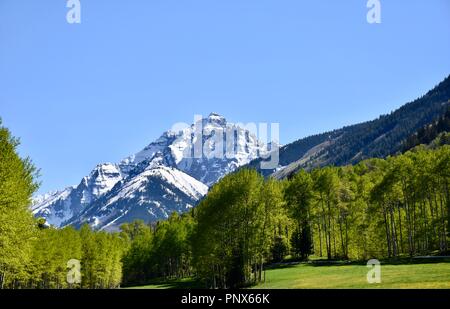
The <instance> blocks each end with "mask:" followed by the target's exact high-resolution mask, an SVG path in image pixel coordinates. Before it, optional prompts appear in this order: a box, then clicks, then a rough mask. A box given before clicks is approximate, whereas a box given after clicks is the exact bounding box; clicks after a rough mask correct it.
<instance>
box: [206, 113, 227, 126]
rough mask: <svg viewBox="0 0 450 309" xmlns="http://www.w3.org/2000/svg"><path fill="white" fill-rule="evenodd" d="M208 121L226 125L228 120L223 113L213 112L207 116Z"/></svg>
mask: <svg viewBox="0 0 450 309" xmlns="http://www.w3.org/2000/svg"><path fill="white" fill-rule="evenodd" d="M206 120H207V122H208V123H215V124H218V125H222V126H223V125H226V123H227V120H226V119H225V117H223V116H222V115H220V114H218V113H214V112H211V113H210V114H209V115H208V117H207V118H206Z"/></svg>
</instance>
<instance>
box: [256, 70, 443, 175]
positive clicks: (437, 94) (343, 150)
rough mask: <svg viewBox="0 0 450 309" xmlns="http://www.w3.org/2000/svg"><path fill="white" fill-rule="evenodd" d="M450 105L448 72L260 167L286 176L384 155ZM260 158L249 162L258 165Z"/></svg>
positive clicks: (287, 149)
mask: <svg viewBox="0 0 450 309" xmlns="http://www.w3.org/2000/svg"><path fill="white" fill-rule="evenodd" d="M449 106H450V76H448V77H447V78H446V79H445V80H443V81H442V82H441V83H440V84H439V85H437V86H436V87H435V88H434V89H432V90H430V91H429V92H427V93H426V94H425V95H424V96H422V97H420V98H418V99H416V100H414V101H412V102H410V103H407V104H405V105H403V106H402V107H400V108H399V109H397V110H395V111H393V112H392V113H390V114H388V115H382V116H380V117H379V118H377V119H375V120H372V121H367V122H363V123H360V124H356V125H351V126H347V127H343V128H341V129H338V130H334V131H331V132H326V133H322V134H318V135H313V136H310V137H306V138H303V139H300V140H298V141H295V142H293V143H290V144H287V145H285V146H283V147H282V148H281V149H280V167H279V169H280V170H277V171H275V170H261V171H260V172H261V173H262V174H263V175H265V176H267V175H270V174H272V173H274V172H275V173H274V176H275V177H277V178H283V177H287V176H289V175H290V174H292V173H293V172H295V171H298V170H299V169H300V168H309V169H310V168H313V167H317V166H325V165H345V164H354V163H357V162H359V161H361V160H364V159H368V158H385V157H387V156H388V155H391V154H393V153H397V152H399V151H401V150H403V142H404V141H405V139H407V138H408V137H409V136H411V135H412V134H414V133H415V132H417V131H418V130H419V129H420V128H422V127H424V126H425V125H428V124H430V123H432V122H433V121H435V120H436V119H437V118H438V117H440V116H442V115H443V114H445V112H446V111H447V109H448V107H449ZM260 160H261V159H257V160H254V161H252V162H251V163H250V164H249V166H250V167H253V168H257V169H258V167H259V163H260Z"/></svg>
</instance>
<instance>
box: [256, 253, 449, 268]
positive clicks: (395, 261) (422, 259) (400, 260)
mask: <svg viewBox="0 0 450 309" xmlns="http://www.w3.org/2000/svg"><path fill="white" fill-rule="evenodd" d="M380 263H381V264H382V265H413V264H435V263H450V256H416V257H409V256H408V257H397V258H390V259H380ZM297 265H305V266H313V267H326V266H349V265H361V266H365V265H367V260H338V259H332V260H328V259H316V260H309V261H289V262H280V263H274V264H269V265H266V266H265V269H266V270H269V269H284V268H291V267H295V266H297Z"/></svg>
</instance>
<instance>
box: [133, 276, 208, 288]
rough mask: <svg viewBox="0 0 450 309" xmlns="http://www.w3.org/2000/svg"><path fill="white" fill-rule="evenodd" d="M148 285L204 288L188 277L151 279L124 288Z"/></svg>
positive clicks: (151, 286) (150, 286)
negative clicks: (144, 282)
mask: <svg viewBox="0 0 450 309" xmlns="http://www.w3.org/2000/svg"><path fill="white" fill-rule="evenodd" d="M140 287H149V288H155V289H175V290H176V289H180V290H181V289H201V288H204V286H203V285H201V283H200V282H199V281H198V280H195V279H192V278H188V279H169V280H162V279H161V280H152V281H149V282H147V283H146V284H142V285H139V286H129V287H125V288H131V289H133V288H140Z"/></svg>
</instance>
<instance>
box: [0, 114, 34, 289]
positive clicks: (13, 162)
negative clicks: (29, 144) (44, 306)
mask: <svg viewBox="0 0 450 309" xmlns="http://www.w3.org/2000/svg"><path fill="white" fill-rule="evenodd" d="M18 145H19V141H18V140H17V139H15V138H13V137H12V136H11V134H10V132H9V131H8V130H7V129H6V128H4V127H2V126H1V122H0V288H2V287H14V286H16V285H18V284H19V280H24V279H25V278H26V266H27V264H28V262H29V260H30V251H31V248H32V242H33V238H34V237H35V234H36V227H35V225H34V220H33V216H32V215H31V212H30V211H29V209H28V205H29V204H30V199H31V195H32V194H33V192H34V191H35V190H36V188H37V184H36V182H34V176H35V175H36V169H35V168H34V166H33V165H32V163H31V161H30V160H29V159H22V158H20V157H19V156H18V154H17V146H18Z"/></svg>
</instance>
